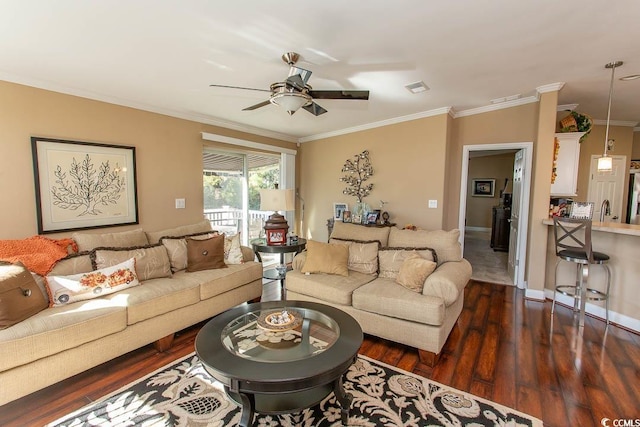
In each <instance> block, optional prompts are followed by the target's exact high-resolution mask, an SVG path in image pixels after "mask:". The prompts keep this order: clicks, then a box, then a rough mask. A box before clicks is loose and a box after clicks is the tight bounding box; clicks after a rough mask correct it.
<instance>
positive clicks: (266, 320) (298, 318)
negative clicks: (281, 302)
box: [257, 308, 302, 332]
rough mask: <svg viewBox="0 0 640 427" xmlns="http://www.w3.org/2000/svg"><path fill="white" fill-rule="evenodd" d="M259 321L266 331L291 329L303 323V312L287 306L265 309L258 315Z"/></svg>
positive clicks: (259, 324)
mask: <svg viewBox="0 0 640 427" xmlns="http://www.w3.org/2000/svg"><path fill="white" fill-rule="evenodd" d="M257 323H258V326H259V327H260V328H262V329H264V330H266V331H273V332H282V331H290V330H291V329H295V328H297V327H298V326H300V325H301V324H302V314H301V313H299V312H297V311H295V310H288V309H286V308H285V309H281V310H270V311H263V312H262V313H261V314H260V317H258V320H257Z"/></svg>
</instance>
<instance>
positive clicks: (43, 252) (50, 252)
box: [0, 236, 78, 276]
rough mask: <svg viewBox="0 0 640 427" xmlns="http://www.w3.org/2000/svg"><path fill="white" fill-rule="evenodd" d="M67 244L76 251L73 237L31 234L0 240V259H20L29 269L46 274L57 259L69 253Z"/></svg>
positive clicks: (14, 260)
mask: <svg viewBox="0 0 640 427" xmlns="http://www.w3.org/2000/svg"><path fill="white" fill-rule="evenodd" d="M69 246H71V248H72V250H73V251H74V252H77V251H78V246H77V245H76V242H75V241H74V240H73V239H49V238H48V237H44V236H33V237H29V238H27V239H23V240H0V260H3V261H9V262H17V261H20V262H21V263H22V264H24V266H25V267H27V269H29V270H30V271H32V272H34V273H37V274H39V275H41V276H46V275H47V274H48V273H49V271H51V269H52V268H53V266H54V265H55V263H56V262H57V261H58V260H60V259H62V258H64V257H66V256H67V255H68V254H69V252H68V250H67V248H68V247H69Z"/></svg>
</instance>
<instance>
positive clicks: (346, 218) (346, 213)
mask: <svg viewBox="0 0 640 427" xmlns="http://www.w3.org/2000/svg"><path fill="white" fill-rule="evenodd" d="M342 222H351V211H344V212H342Z"/></svg>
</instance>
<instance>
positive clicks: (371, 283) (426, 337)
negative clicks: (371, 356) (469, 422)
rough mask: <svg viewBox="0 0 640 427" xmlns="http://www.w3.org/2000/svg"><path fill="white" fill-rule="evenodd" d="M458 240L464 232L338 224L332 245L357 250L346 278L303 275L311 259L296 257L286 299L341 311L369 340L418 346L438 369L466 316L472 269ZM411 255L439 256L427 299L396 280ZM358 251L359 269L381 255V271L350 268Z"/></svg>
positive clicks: (426, 287) (426, 286) (423, 357)
mask: <svg viewBox="0 0 640 427" xmlns="http://www.w3.org/2000/svg"><path fill="white" fill-rule="evenodd" d="M459 234H460V233H459V231H458V230H452V231H443V230H437V231H424V230H418V231H412V230H400V229H398V228H396V227H366V226H361V225H355V224H348V223H342V222H336V224H335V226H334V229H333V231H332V233H331V236H330V237H331V240H330V243H334V244H349V245H351V243H349V242H354V243H355V244H354V245H352V246H350V247H349V251H350V253H349V271H348V276H341V275H336V274H327V273H312V274H309V273H303V272H302V271H301V270H303V269H304V268H305V262H306V257H307V252H302V253H300V254H298V255H297V256H296V257H295V258H294V261H293V269H294V270H293V271H291V272H289V273H288V274H287V289H288V290H287V299H291V300H303V301H316V302H321V303H325V304H328V305H331V306H334V307H336V308H339V309H341V310H343V311H345V312H347V313H349V314H351V315H352V316H353V317H354V318H355V319H356V320H357V321H358V323H360V326H361V327H362V329H363V331H364V332H365V333H368V334H371V335H375V336H378V337H382V338H385V339H389V340H392V341H395V342H399V343H402V344H406V345H409V346H412V347H416V348H418V350H419V353H420V359H421V360H422V361H423V363H427V364H429V365H431V366H433V365H434V364H435V363H437V360H438V358H439V356H440V353H441V350H442V347H443V346H444V344H445V342H446V340H447V337H448V336H449V333H450V332H451V330H452V328H453V326H454V325H455V323H456V321H457V319H458V316H459V315H460V313H461V311H462V306H463V300H464V288H465V286H466V284H467V282H468V281H469V279H470V278H471V265H470V264H469V262H468V261H467V260H465V259H464V258H462V250H461V246H460V244H459V242H458V238H459ZM337 239H340V240H337ZM365 242H379V245H373V246H374V248H375V247H379V250H378V254H377V255H376V254H372V253H371V251H370V247H371V245H370V244H365ZM365 246H366V247H369V249H366V248H365ZM394 248H395V249H394ZM417 248H421V249H417ZM425 248H431V249H433V251H428V250H427V249H425ZM412 249H416V250H417V252H419V253H421V254H422V256H427V255H429V252H431V253H433V252H435V254H436V256H437V268H436V269H435V271H433V273H431V274H430V275H429V276H428V277H427V278H426V280H425V281H424V286H423V289H422V291H421V292H416V291H414V290H410V289H407V288H405V287H404V286H401V285H400V284H398V283H397V282H396V280H395V270H394V268H395V269H396V270H397V265H398V262H400V265H401V262H402V260H403V259H404V258H405V257H406V256H407V255H408V254H410V253H411V252H413V250H412ZM356 251H360V252H361V254H360V255H359V258H360V261H359V262H360V263H361V264H360V265H361V266H362V265H363V266H364V267H367V264H371V263H372V259H373V258H372V255H376V259H373V262H374V263H375V262H377V263H378V268H377V271H375V272H374V273H373V274H366V273H363V272H362V271H367V270H366V268H365V270H363V269H362V268H356V267H354V266H352V261H354V260H353V258H354V252H356ZM365 252H367V254H364V253H365ZM355 255H356V258H355V262H356V263H357V262H358V256H357V254H355ZM365 258H366V259H365ZM394 263H395V265H396V267H393V265H394ZM354 268H355V269H356V270H360V271H354ZM383 276H384V277H383Z"/></svg>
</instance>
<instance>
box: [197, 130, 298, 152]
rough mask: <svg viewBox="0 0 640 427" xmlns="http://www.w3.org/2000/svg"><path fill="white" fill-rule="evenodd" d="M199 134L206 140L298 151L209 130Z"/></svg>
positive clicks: (268, 149) (249, 146)
mask: <svg viewBox="0 0 640 427" xmlns="http://www.w3.org/2000/svg"><path fill="white" fill-rule="evenodd" d="M200 134H201V135H202V139H204V140H206V141H214V142H222V143H225V144H230V145H237V146H240V147H244V148H254V149H258V150H265V151H275V152H278V153H285V154H292V155H294V156H295V155H296V154H297V153H298V152H297V150H292V149H290V148H283V147H276V146H275V145H268V144H262V143H260V142H253V141H248V140H246V139H240V138H232V137H230V136H225V135H218V134H215V133H210V132H200Z"/></svg>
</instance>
